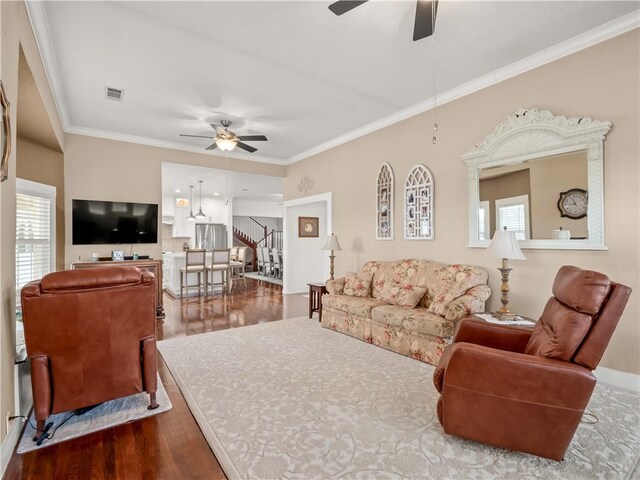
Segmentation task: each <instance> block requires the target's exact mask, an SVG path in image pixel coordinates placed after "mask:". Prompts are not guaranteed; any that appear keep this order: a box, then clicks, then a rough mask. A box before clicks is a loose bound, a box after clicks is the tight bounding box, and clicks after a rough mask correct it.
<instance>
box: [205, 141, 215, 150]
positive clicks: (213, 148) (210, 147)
mask: <svg viewBox="0 0 640 480" xmlns="http://www.w3.org/2000/svg"><path fill="white" fill-rule="evenodd" d="M217 146H218V145H216V143H215V142H213V143H212V144H211V145H209V146H208V147H207V148H205V150H215V149H216V147H217Z"/></svg>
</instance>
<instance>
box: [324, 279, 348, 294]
mask: <svg viewBox="0 0 640 480" xmlns="http://www.w3.org/2000/svg"><path fill="white" fill-rule="evenodd" d="M326 287H327V292H329V294H330V295H342V292H343V291H344V277H340V278H335V279H333V280H327V285H326Z"/></svg>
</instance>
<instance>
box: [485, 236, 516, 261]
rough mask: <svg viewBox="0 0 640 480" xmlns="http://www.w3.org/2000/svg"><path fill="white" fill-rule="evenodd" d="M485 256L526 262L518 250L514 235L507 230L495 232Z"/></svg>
mask: <svg viewBox="0 0 640 480" xmlns="http://www.w3.org/2000/svg"><path fill="white" fill-rule="evenodd" d="M487 255H490V256H492V257H495V258H509V259H512V260H526V257H525V256H524V254H523V253H522V250H520V245H518V240H517V239H516V233H515V232H510V231H508V230H506V229H505V230H496V233H495V234H494V235H493V238H492V239H491V243H490V244H489V248H487Z"/></svg>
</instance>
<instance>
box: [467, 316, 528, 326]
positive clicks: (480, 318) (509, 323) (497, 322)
mask: <svg viewBox="0 0 640 480" xmlns="http://www.w3.org/2000/svg"><path fill="white" fill-rule="evenodd" d="M480 315H491V312H487V313H483V314H480ZM465 318H470V319H473V320H481V321H483V322H487V323H491V324H493V325H505V326H508V327H522V328H530V329H533V327H535V325H536V320H534V319H533V318H529V317H525V316H524V315H518V320H524V321H526V322H530V324H529V325H526V324H522V323H514V322H513V321H512V320H505V321H500V320H497V319H496V322H489V321H487V320H485V319H484V318H482V317H479V316H478V314H471V315H469V316H468V317H465ZM494 318H495V317H494Z"/></svg>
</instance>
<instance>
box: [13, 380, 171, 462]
mask: <svg viewBox="0 0 640 480" xmlns="http://www.w3.org/2000/svg"><path fill="white" fill-rule="evenodd" d="M156 401H157V402H158V404H159V405H160V406H159V407H158V408H156V409H155V410H148V409H147V407H148V406H149V395H148V394H146V393H138V394H137V395H131V396H129V397H124V398H118V399H116V400H110V401H108V402H104V403H101V404H100V405H98V406H97V407H95V408H94V409H93V410H89V411H88V412H86V413H84V414H82V415H79V416H78V415H75V416H71V415H72V412H64V413H58V414H56V415H51V416H50V417H49V419H48V421H49V422H53V427H52V428H51V430H49V435H51V433H52V432H53V431H55V435H54V436H53V438H49V439H48V440H45V441H44V442H43V443H42V445H40V446H38V445H37V444H36V442H34V441H33V437H34V435H35V433H36V429H35V425H36V421H35V418H34V416H33V414H32V415H31V417H30V418H29V422H28V423H27V425H26V426H25V429H24V432H22V438H21V439H20V443H19V444H18V453H26V452H30V451H32V450H38V449H40V448H45V447H48V446H50V445H55V444H56V443H60V442H65V441H67V440H71V439H73V438H77V437H81V436H83V435H87V434H89V433H93V432H97V431H99V430H105V429H107V428H111V427H115V426H116V425H121V424H123V423H128V422H133V421H135V420H140V419H141V418H146V417H151V416H153V415H157V414H159V413H162V412H166V411H168V410H171V407H172V405H171V400H169V396H168V395H167V392H166V390H165V389H164V386H163V385H162V382H161V380H160V377H158V391H157V392H156ZM67 418H69V420H67V421H66V422H65V423H64V425H63V424H62V422H64V421H65V420H66V419H67ZM58 426H60V428H59V429H58V430H56V428H58Z"/></svg>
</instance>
